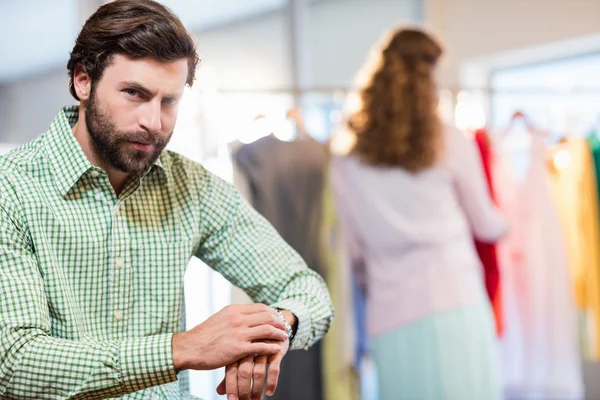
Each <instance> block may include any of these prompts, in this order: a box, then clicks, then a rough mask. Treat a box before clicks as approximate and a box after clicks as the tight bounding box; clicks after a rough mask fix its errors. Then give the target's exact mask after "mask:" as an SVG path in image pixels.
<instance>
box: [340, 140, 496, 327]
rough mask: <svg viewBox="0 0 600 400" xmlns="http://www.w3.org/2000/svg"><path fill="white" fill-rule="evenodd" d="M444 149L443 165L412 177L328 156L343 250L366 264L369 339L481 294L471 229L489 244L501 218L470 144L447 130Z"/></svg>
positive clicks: (464, 303) (352, 159)
mask: <svg viewBox="0 0 600 400" xmlns="http://www.w3.org/2000/svg"><path fill="white" fill-rule="evenodd" d="M444 150H445V152H444V155H445V157H444V160H443V161H440V163H439V164H438V165H437V166H435V167H432V168H430V169H427V170H425V171H422V172H420V173H417V174H411V173H409V172H407V171H405V170H404V169H401V168H377V167H373V166H369V165H365V164H363V163H361V162H360V161H359V160H357V159H356V158H355V157H334V159H333V162H332V171H331V179H332V185H333V188H334V191H335V194H336V198H337V203H338V211H339V214H340V220H341V223H342V225H343V226H344V231H345V232H346V236H347V239H348V241H349V251H350V252H351V256H352V257H353V259H354V260H357V259H360V260H362V261H364V264H365V266H366V271H367V286H368V292H369V294H368V299H367V326H368V330H369V334H370V335H377V334H380V333H385V332H388V331H390V330H392V329H394V328H397V327H398V326H401V325H403V324H406V323H408V322H411V321H414V320H417V319H419V318H423V317H426V316H430V315H431V314H434V313H437V312H442V311H447V310H452V309H455V308H458V307H461V306H467V305H472V304H476V303H477V302H479V301H481V299H482V298H484V297H485V296H486V295H485V288H484V285H483V277H482V266H481V262H480V260H479V257H478V256H477V253H476V251H475V247H474V244H473V238H472V236H473V235H472V232H474V233H475V236H477V238H479V239H481V240H483V241H495V240H497V239H498V238H499V237H500V236H501V235H502V234H503V233H504V231H505V229H506V225H505V222H504V218H503V217H502V216H501V215H500V214H499V212H498V211H497V209H496V208H495V206H494V204H493V202H492V200H491V198H490V196H489V191H488V188H487V184H486V181H485V176H484V172H483V167H482V164H481V158H480V155H479V152H478V151H477V148H476V146H475V143H474V142H472V141H470V140H468V139H467V138H466V137H465V136H464V135H463V134H462V133H460V132H457V131H455V130H448V131H447V132H446V133H445V148H444Z"/></svg>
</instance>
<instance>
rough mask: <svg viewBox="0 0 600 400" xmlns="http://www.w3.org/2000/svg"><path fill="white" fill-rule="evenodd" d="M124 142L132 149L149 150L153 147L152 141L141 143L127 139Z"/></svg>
mask: <svg viewBox="0 0 600 400" xmlns="http://www.w3.org/2000/svg"><path fill="white" fill-rule="evenodd" d="M125 143H127V144H129V145H130V146H131V147H133V148H134V149H136V150H139V151H150V150H152V148H153V147H154V145H153V144H152V143H142V142H132V141H127V142H125Z"/></svg>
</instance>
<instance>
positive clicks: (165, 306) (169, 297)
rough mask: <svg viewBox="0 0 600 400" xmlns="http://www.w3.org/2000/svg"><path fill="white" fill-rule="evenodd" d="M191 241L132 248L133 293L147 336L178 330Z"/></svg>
mask: <svg viewBox="0 0 600 400" xmlns="http://www.w3.org/2000/svg"><path fill="white" fill-rule="evenodd" d="M192 245H193V242H192V241H181V242H174V243H167V242H163V241H160V240H154V241H149V242H145V243H143V244H141V245H138V246H136V249H135V252H136V255H137V258H138V260H139V261H140V262H139V264H138V268H137V270H136V271H135V273H136V276H135V277H134V281H135V287H136V288H135V290H136V295H137V296H136V297H137V303H138V306H139V309H138V311H139V314H140V318H142V319H144V321H142V326H146V327H147V328H148V329H147V331H146V332H144V333H145V334H147V335H155V334H161V333H173V332H179V331H180V330H181V311H182V305H183V278H184V275H185V271H186V267H187V265H188V263H189V261H190V258H191V255H192Z"/></svg>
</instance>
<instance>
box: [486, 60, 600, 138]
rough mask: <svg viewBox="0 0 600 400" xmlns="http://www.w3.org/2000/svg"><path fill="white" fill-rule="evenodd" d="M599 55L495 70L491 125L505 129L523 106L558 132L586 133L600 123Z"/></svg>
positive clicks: (542, 125) (539, 125)
mask: <svg viewBox="0 0 600 400" xmlns="http://www.w3.org/2000/svg"><path fill="white" fill-rule="evenodd" d="M598 71H600V54H589V55H585V56H578V57H572V58H566V59H558V60H552V61H547V62H543V63H538V64H532V65H524V66H519V67H513V68H508V69H500V70H496V71H495V72H494V73H493V74H492V76H491V88H492V93H491V96H490V101H491V121H490V122H491V126H492V129H494V130H499V129H503V128H504V127H506V125H507V124H508V123H509V121H510V119H511V117H512V115H513V114H514V113H515V111H517V110H518V111H522V112H523V113H525V114H526V115H527V117H528V119H529V120H530V121H531V123H532V124H533V125H535V126H536V127H537V128H538V129H543V130H548V131H549V132H550V133H551V134H554V135H559V136H562V135H565V134H575V135H587V134H589V132H590V131H592V130H597V128H598V127H599V126H598V125H599V122H600V121H599V117H600V107H599V106H598V105H599V104H600V74H598Z"/></svg>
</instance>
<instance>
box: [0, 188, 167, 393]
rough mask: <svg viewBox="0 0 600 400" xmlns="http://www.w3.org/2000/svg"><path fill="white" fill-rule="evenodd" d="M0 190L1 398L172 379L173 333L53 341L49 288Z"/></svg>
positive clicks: (131, 388)
mask: <svg viewBox="0 0 600 400" xmlns="http://www.w3.org/2000/svg"><path fill="white" fill-rule="evenodd" d="M6 188H7V186H6V185H3V184H2V181H0V398H2V399H7V400H9V399H10V400H12V399H21V400H23V399H34V398H35V399H40V398H44V399H62V398H72V399H105V398H110V397H118V396H122V395H124V394H127V393H132V392H136V391H139V390H142V389H146V388H148V387H152V386H156V385H161V384H165V383H169V382H173V381H175V380H176V379H177V378H176V375H175V370H174V368H173V365H172V364H173V361H172V345H171V340H172V335H159V336H153V337H144V338H136V339H131V340H125V341H108V340H107V341H100V340H96V339H94V338H91V337H83V338H82V339H81V340H67V339H61V338H57V337H53V336H52V329H51V323H50V306H49V304H48V301H47V298H46V290H52V288H51V287H45V283H46V284H47V282H45V281H44V277H42V276H41V274H40V270H39V269H38V260H37V258H36V255H35V251H34V246H33V244H32V241H31V239H30V235H29V233H28V229H27V227H26V221H25V219H24V218H23V217H22V213H21V212H20V210H19V208H18V206H17V204H18V202H17V201H16V200H14V199H12V196H9V195H7V194H6V193H7V190H6ZM58 279H60V278H57V280H58ZM65 301H68V300H66V299H65Z"/></svg>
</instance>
